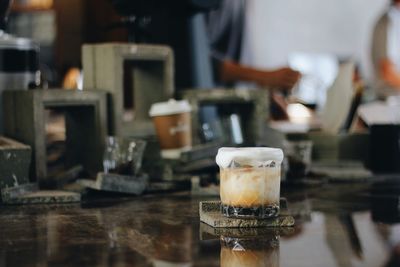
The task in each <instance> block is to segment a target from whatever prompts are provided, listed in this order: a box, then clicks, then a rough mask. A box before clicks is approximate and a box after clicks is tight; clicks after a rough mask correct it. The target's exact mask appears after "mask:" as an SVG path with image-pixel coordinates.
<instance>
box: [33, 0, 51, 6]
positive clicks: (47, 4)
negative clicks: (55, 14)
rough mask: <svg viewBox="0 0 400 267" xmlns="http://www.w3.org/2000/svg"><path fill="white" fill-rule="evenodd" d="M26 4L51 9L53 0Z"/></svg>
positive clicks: (38, 0)
mask: <svg viewBox="0 0 400 267" xmlns="http://www.w3.org/2000/svg"><path fill="white" fill-rule="evenodd" d="M27 4H29V5H30V6H35V7H41V8H51V7H52V6H53V0H30V1H28V2H27Z"/></svg>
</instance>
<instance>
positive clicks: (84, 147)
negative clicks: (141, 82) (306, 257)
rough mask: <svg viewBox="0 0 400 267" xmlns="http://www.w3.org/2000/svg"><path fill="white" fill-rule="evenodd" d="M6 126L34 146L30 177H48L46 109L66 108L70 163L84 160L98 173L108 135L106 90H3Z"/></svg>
mask: <svg viewBox="0 0 400 267" xmlns="http://www.w3.org/2000/svg"><path fill="white" fill-rule="evenodd" d="M3 96H4V100H5V101H6V102H7V103H8V104H7V105H6V106H5V110H4V113H5V114H7V116H6V117H5V118H4V130H5V133H6V135H7V136H10V137H12V138H14V139H16V140H18V141H20V142H23V143H25V144H28V145H30V146H31V148H32V157H31V158H32V164H31V170H30V175H31V181H37V180H46V178H48V175H47V164H46V161H47V151H46V142H45V141H46V140H45V136H46V120H45V111H46V110H47V109H58V110H62V111H64V114H65V120H66V122H65V126H66V135H67V138H66V148H67V149H66V163H67V166H75V165H77V164H82V166H83V167H84V168H85V170H87V171H89V173H90V174H92V175H95V174H96V173H97V172H98V171H100V170H101V169H102V167H103V166H102V162H103V152H104V140H105V137H106V136H107V130H108V125H107V93H106V92H104V91H100V90H84V91H79V90H60V89H52V90H29V91H22V90H19V91H18V90H14V91H12V90H11V91H7V90H6V91H4V94H3Z"/></svg>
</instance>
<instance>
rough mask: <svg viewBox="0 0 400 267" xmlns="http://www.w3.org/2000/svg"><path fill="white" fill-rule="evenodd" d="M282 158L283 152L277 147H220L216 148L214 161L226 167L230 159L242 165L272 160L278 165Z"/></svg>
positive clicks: (257, 164) (255, 164)
mask: <svg viewBox="0 0 400 267" xmlns="http://www.w3.org/2000/svg"><path fill="white" fill-rule="evenodd" d="M282 160H283V152H282V150H281V149H279V148H271V147H241V148H234V147H221V148H220V149H218V154H217V157H216V162H217V164H218V166H219V167H221V168H227V167H229V165H230V164H231V163H232V161H235V162H237V163H238V164H240V165H242V166H244V165H248V166H251V167H259V166H260V165H264V164H268V162H270V161H274V162H275V163H276V164H277V165H280V164H281V163H282Z"/></svg>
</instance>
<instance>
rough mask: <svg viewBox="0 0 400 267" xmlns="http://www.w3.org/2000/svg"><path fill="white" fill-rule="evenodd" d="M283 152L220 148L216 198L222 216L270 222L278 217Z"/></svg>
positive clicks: (261, 149)
mask: <svg viewBox="0 0 400 267" xmlns="http://www.w3.org/2000/svg"><path fill="white" fill-rule="evenodd" d="M282 160H283V152H282V150H280V149H276V148H267V147H254V148H220V149H219V150H218V155H217V158H216V161H217V164H218V165H219V167H220V197H221V203H222V205H221V210H222V213H223V215H225V216H228V217H238V218H261V219H264V218H271V217H275V216H277V215H278V213H279V199H280V182H281V163H282Z"/></svg>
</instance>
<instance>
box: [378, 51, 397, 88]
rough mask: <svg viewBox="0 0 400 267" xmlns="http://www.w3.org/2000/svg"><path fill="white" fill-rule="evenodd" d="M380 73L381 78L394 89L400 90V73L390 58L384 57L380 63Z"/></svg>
mask: <svg viewBox="0 0 400 267" xmlns="http://www.w3.org/2000/svg"><path fill="white" fill-rule="evenodd" d="M379 75H380V77H381V79H382V80H383V81H384V82H385V83H387V84H388V85H389V86H391V87H393V89H395V90H398V91H400V73H399V72H397V71H396V68H395V66H394V64H393V62H392V61H390V59H382V60H381V62H380V64H379Z"/></svg>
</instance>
